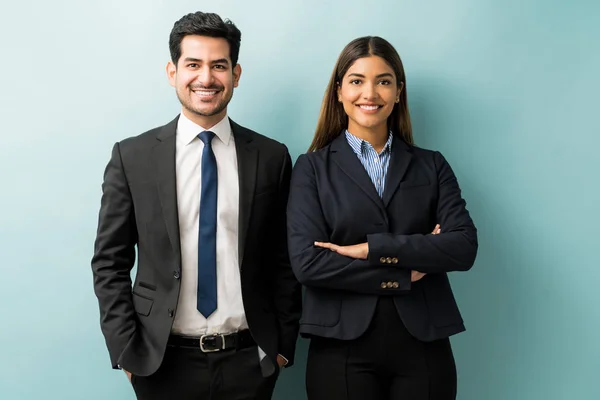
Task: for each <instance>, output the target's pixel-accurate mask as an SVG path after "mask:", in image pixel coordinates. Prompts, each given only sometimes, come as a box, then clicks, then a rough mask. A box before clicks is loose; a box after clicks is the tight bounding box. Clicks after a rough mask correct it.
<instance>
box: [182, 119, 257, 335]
mask: <svg viewBox="0 0 600 400" xmlns="http://www.w3.org/2000/svg"><path fill="white" fill-rule="evenodd" d="M205 130H206V129H204V128H202V127H201V126H199V125H196V124H195V123H194V122H192V121H191V120H189V119H188V118H186V117H185V116H184V115H183V113H182V114H181V115H180V117H179V121H178V123H177V134H176V135H177V136H176V145H175V146H176V147H175V163H176V180H177V208H178V214H179V235H180V241H181V263H182V271H181V289H180V292H179V304H178V307H177V313H176V315H175V320H174V322H173V329H172V331H173V333H175V334H178V335H184V336H193V337H199V336H200V335H203V334H207V333H208V334H211V333H231V332H236V331H238V330H241V329H247V328H248V323H247V321H246V315H245V312H244V305H243V302H242V289H241V281H240V269H239V257H238V230H239V229H238V228H239V222H238V216H239V180H238V165H237V153H236V149H235V142H234V140H233V132H232V130H231V125H230V123H229V118H228V117H227V116H225V118H223V119H222V120H221V121H220V122H219V123H217V124H216V125H215V126H213V127H212V128H210V129H208V130H210V131H211V132H214V133H215V137H214V138H213V140H212V148H213V151H214V154H215V158H216V160H217V170H218V175H217V176H218V189H217V196H218V197H217V309H216V311H215V312H214V313H213V314H211V315H210V316H209V317H208V318H205V317H204V316H203V315H202V314H200V312H199V311H198V310H197V308H196V297H197V287H198V220H199V218H198V217H199V210H200V200H201V199H200V186H201V176H202V175H201V174H202V171H201V165H202V163H201V161H202V150H203V148H204V143H202V141H201V140H200V139H199V138H198V134H199V133H200V132H202V131H205Z"/></svg>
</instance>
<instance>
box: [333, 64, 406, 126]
mask: <svg viewBox="0 0 600 400" xmlns="http://www.w3.org/2000/svg"><path fill="white" fill-rule="evenodd" d="M402 86H403V83H401V84H400V86H398V82H397V81H396V75H395V74H394V70H393V69H392V68H391V67H390V66H389V65H388V64H387V63H386V62H385V60H384V59H383V58H381V57H377V56H369V57H364V58H359V59H358V60H356V61H355V62H354V64H352V66H351V67H350V68H349V69H348V71H347V72H346V75H344V77H343V78H342V81H341V82H340V84H339V86H338V93H337V94H338V100H339V101H340V102H341V103H342V104H343V106H344V111H345V112H346V115H348V131H350V132H351V133H353V134H357V133H359V132H361V131H362V132H364V131H365V130H368V131H375V132H377V131H379V130H382V131H387V119H388V117H389V116H390V114H391V113H392V110H393V109H394V104H395V103H397V102H398V99H399V97H400V92H402Z"/></svg>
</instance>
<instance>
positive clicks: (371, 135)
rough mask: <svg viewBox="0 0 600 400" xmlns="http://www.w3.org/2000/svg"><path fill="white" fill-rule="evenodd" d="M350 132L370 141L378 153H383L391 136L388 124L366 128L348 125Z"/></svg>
mask: <svg viewBox="0 0 600 400" xmlns="http://www.w3.org/2000/svg"><path fill="white" fill-rule="evenodd" d="M348 132H350V133H351V134H353V135H354V136H356V137H357V138H359V139H362V140H364V141H366V142H368V143H369V144H370V145H371V146H373V148H374V149H375V151H376V152H377V153H381V151H382V150H383V148H384V147H385V144H386V143H387V141H388V138H389V132H388V129H387V126H386V125H382V126H378V127H373V128H366V127H362V126H351V125H350V126H348Z"/></svg>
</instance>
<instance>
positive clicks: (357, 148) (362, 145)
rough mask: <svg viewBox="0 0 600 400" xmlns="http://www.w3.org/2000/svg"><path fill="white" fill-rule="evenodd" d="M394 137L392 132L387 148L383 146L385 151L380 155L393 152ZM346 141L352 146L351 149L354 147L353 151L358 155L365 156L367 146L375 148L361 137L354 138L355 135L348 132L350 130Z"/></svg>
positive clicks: (386, 144)
mask: <svg viewBox="0 0 600 400" xmlns="http://www.w3.org/2000/svg"><path fill="white" fill-rule="evenodd" d="M393 137H394V135H392V132H391V131H390V133H389V135H388V140H387V142H385V146H383V150H381V153H379V154H384V153H386V152H388V151H391V149H392V140H393ZM346 139H347V140H348V144H350V147H352V150H354V152H355V153H356V154H358V155H364V154H365V152H366V149H367V146H369V147H371V148H372V147H373V146H371V143H369V142H367V141H366V140H363V139H361V138H359V137H356V136H354V135H353V134H351V133H350V132H348V130H346Z"/></svg>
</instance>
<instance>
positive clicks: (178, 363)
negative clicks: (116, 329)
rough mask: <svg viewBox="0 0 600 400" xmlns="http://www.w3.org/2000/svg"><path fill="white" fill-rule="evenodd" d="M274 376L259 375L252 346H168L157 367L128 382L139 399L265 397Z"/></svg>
mask: <svg viewBox="0 0 600 400" xmlns="http://www.w3.org/2000/svg"><path fill="white" fill-rule="evenodd" d="M277 376H278V372H277V371H276V372H275V373H274V374H273V375H271V376H269V377H267V378H265V377H263V376H262V373H261V369H260V361H259V357H258V348H257V347H256V346H252V347H249V348H246V349H243V350H237V351H236V350H227V351H223V352H215V353H203V352H202V351H200V349H199V348H190V347H175V346H171V345H169V346H167V350H166V353H165V358H164V360H163V363H162V364H161V366H160V367H159V369H158V370H157V371H156V372H155V373H154V374H152V375H150V376H147V377H144V376H132V379H131V383H132V385H133V388H134V390H135V393H136V396H137V398H138V399H139V400H246V399H247V400H250V399H256V400H269V399H271V396H272V394H273V389H274V388H275V382H276V380H277Z"/></svg>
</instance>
